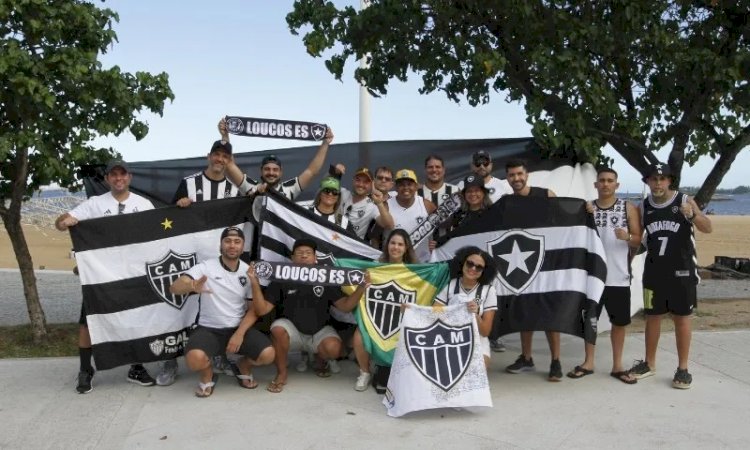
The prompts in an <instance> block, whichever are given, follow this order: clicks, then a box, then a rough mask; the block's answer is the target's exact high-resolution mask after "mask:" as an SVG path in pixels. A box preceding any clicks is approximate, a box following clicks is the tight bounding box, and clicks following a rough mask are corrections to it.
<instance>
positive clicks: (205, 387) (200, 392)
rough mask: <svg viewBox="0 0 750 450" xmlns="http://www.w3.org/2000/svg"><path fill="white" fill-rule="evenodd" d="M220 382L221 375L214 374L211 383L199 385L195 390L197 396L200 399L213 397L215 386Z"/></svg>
mask: <svg viewBox="0 0 750 450" xmlns="http://www.w3.org/2000/svg"><path fill="white" fill-rule="evenodd" d="M218 380H219V375H217V374H215V373H214V374H213V375H212V376H211V381H209V382H208V383H198V389H196V390H195V396H196V397H198V398H208V397H210V396H211V394H213V393H214V386H216V381H218Z"/></svg>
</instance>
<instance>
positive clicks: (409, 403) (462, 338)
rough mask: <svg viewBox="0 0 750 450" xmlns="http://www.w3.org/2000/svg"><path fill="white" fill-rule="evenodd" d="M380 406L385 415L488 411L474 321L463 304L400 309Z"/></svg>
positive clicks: (484, 373) (489, 399)
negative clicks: (468, 409)
mask: <svg viewBox="0 0 750 450" xmlns="http://www.w3.org/2000/svg"><path fill="white" fill-rule="evenodd" d="M383 404H384V405H385V406H386V408H387V410H388V415H389V416H391V417H400V416H403V415H404V414H407V413H410V412H413V411H421V410H425V409H433V408H459V407H475V406H484V407H492V397H491V395H490V387H489V381H488V380H487V369H486V368H485V366H484V358H483V357H482V349H481V345H480V344H479V332H478V330H477V325H476V319H475V318H474V315H473V314H471V313H470V312H469V310H468V309H467V308H466V305H464V304H457V305H451V306H445V307H425V306H416V305H409V307H408V308H406V311H405V312H404V315H403V318H402V320H401V339H400V340H399V342H398V345H397V346H396V352H395V354H394V357H393V364H392V366H391V376H390V378H389V379H388V390H387V391H386V394H385V397H384V398H383Z"/></svg>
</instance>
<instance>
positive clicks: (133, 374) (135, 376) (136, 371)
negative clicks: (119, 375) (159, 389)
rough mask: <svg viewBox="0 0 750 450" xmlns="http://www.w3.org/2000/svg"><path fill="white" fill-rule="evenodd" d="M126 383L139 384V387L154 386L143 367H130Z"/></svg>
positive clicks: (153, 381) (152, 380) (154, 382)
mask: <svg viewBox="0 0 750 450" xmlns="http://www.w3.org/2000/svg"><path fill="white" fill-rule="evenodd" d="M128 381H130V382H131V383H135V384H140V385H141V386H153V385H155V384H156V381H155V380H154V379H153V378H151V375H149V374H148V371H147V370H146V368H145V367H143V366H141V367H136V366H130V370H129V371H128Z"/></svg>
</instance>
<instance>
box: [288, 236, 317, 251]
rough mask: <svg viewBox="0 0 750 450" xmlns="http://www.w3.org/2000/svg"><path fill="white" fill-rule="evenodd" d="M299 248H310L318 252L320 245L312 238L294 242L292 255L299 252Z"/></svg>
mask: <svg viewBox="0 0 750 450" xmlns="http://www.w3.org/2000/svg"><path fill="white" fill-rule="evenodd" d="M297 247H310V248H311V249H313V250H317V249H318V244H317V243H316V242H315V241H314V240H312V239H310V238H299V239H297V240H296V241H294V245H293V246H292V253H294V251H295V250H297Z"/></svg>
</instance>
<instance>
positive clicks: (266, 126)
mask: <svg viewBox="0 0 750 450" xmlns="http://www.w3.org/2000/svg"><path fill="white" fill-rule="evenodd" d="M225 120H226V123H227V131H228V132H229V133H231V134H236V135H238V136H251V137H265V138H276V139H295V140H298V141H320V140H322V139H323V138H324V137H325V135H326V130H327V129H328V126H327V125H325V124H323V123H314V122H299V121H296V120H279V119H258V118H255V117H238V116H226V118H225Z"/></svg>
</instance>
